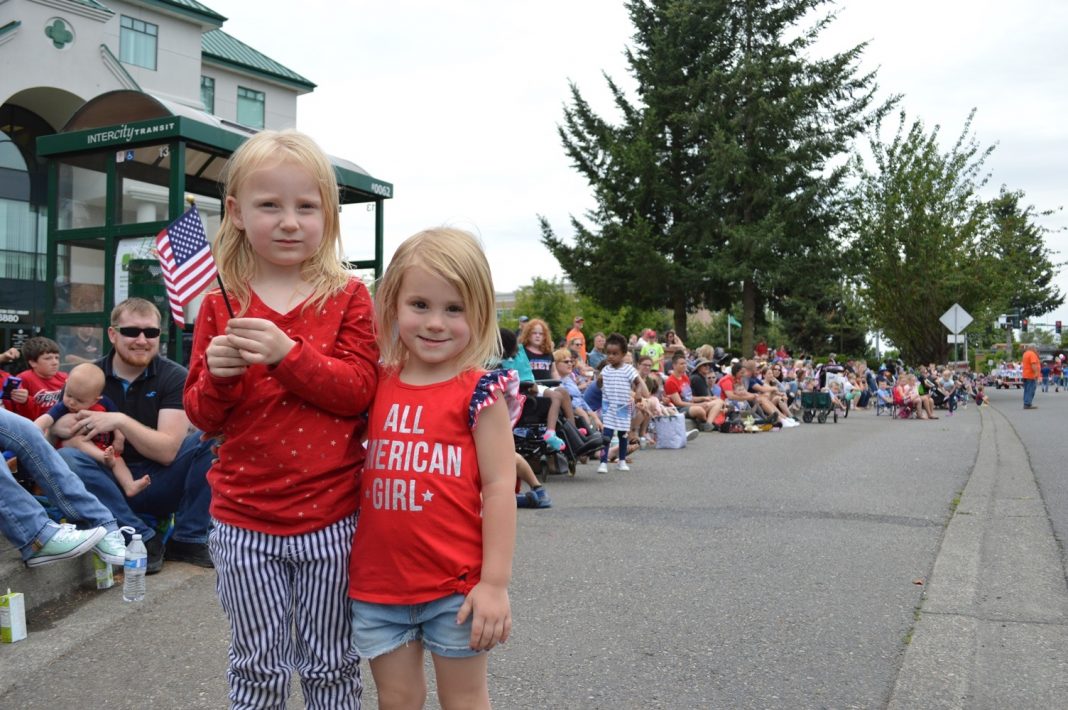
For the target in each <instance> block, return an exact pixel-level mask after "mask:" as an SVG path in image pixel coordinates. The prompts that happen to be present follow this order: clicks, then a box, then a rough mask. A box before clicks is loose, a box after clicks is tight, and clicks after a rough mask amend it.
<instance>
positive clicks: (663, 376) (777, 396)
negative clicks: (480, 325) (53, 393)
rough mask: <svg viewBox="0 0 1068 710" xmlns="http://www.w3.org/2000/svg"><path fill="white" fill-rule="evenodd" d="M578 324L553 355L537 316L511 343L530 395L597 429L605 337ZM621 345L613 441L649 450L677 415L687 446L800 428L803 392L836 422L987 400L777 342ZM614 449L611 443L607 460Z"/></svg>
mask: <svg viewBox="0 0 1068 710" xmlns="http://www.w3.org/2000/svg"><path fill="white" fill-rule="evenodd" d="M584 324H585V321H584V319H583V318H582V317H581V316H578V317H576V318H575V319H574V321H573V324H572V326H573V327H572V328H571V330H570V331H569V332H568V334H567V336H566V337H565V338H562V339H560V340H559V341H558V342H557V343H556V349H555V350H554V349H553V341H552V336H551V332H550V330H549V327H548V325H547V324H546V323H545V321H543V320H541V319H538V318H534V319H527V318H524V319H522V321H521V324H520V329H519V331H518V336H517V337H518V342H519V343H521V344H523V348H521V349H525V354H526V357H527V358H529V359H530V361H531V363H534V362H535V361H537V362H538V363H539V364H538V366H537V367H536V368H534V372H533V377H532V379H533V384H532V385H531V389H530V390H529V392H531V393H538V394H541V395H543V396H547V397H551V398H558V397H562V398H564V399H566V401H567V402H568V404H569V409H570V411H568V412H567V415H566V416H567V418H568V419H569V420H571V421H575V422H577V425H578V426H580V427H584V428H589V429H590V430H603V429H604V425H603V416H604V412H603V409H602V407H603V402H602V379H603V376H604V374H603V370H604V368H605V367H606V366H608V365H609V361H608V359H607V358H606V350H605V344H606V340H607V339H608V338H609V335H608V334H606V333H603V332H595V333H593V334H592V336H591V337H590V339H589V342H591V343H592V347H591V348H590V349H589V350H588V351H586V350H585V344H586V342H587V339H586V336H585V334H584V333H583V332H582V329H583V327H584ZM624 342H626V344H627V345H626V348H625V351H624V355H623V364H625V365H628V366H633V367H634V368H635V370H636V372H637V374H638V378H637V379H635V380H634V381H633V384H632V396H631V399H632V401H631V403H630V414H629V417H630V422H631V424H630V429H629V431H628V432H627V437H626V441H625V442H621V443H622V444H624V448H625V449H627V450H630V451H633V450H634V449H640V448H645V447H651V446H656V443H657V424H658V423H659V422H660V421H662V420H663V419H664V418H668V417H677V415H680V414H681V415H682V416H683V417H685V419H686V420H688V424H687V431H688V433H687V436H686V438H687V439H689V440H691V441H692V440H693V439H695V438H696V437H697V436H698V435H699V433H700V432H714V431H715V432H733V431H772V430H777V429H781V428H794V427H797V426H799V424H800V423H799V419H801V414H802V412H803V411H804V408H803V402H804V401H805V399H806V398H805V397H804V393H807V392H813V393H826V399H824V400H821V401H824V402H829V405H828V406H829V407H830V408H831V409H833V410H834V411H835V412H836V414H837V415H839V416H848V414H849V413H850V412H855V411H865V410H874V411H875V413H876V414H883V413H884V410H885V413H887V414H889V415H891V416H894V417H900V418H914V419H917V420H934V419H938V418H939V417H940V416H953V414H954V413H955V412H956V411H957V408H958V407H959V406H961V405H962V404H964V405H966V404H967V403H968V402H974V403H978V404H982V403H983V402H984V400H985V394H984V385H985V378H982V377H977V376H975V375H973V374H972V373H962V372H957V371H955V370H951V369H950V368H948V367H946V366H942V367H938V366H935V365H934V364H929V365H919V366H916V367H913V368H906V367H905V366H904V364H903V363H902V362H900V361H896V360H888V361H885V362H880V363H878V364H876V365H874V366H869V365H868V363H867V362H866V361H865V360H863V359H848V360H843V361H841V362H840V361H839V359H838V356H837V355H836V354H835V353H830V354H829V356H827V357H826V358H820V359H818V360H817V359H813V358H811V357H809V356H808V355H806V354H804V353H794V352H791V351H790V350H788V349H787V348H786V346H785V345H784V344H779V345H778V346H777V347H774V348H773V347H770V346H768V345H767V343H765V342H764V341H761V342H759V343H758V344H757V346H756V347H755V348H754V351H753V353H752V356H751V357H747V358H738V357H732V356H731V355H729V354H726V353H724V351H723V350H722V349H720V348H716V347H713V346H712V345H708V344H702V345H699V346H697V347H694V348H690V347H687V345H686V344H685V343H683V341H682V339H681V338H679V337H678V335H677V333H675V331H673V330H668V331H666V332H665V333H664V334H663V336H662V337H659V336H658V335H657V333H656V331H655V330H654V329H652V328H647V329H645V330H643V331H642V332H641V333H640V334H638V333H635V334H632V335H630V337H629V339H626V340H625V341H624ZM1058 378H1063V371H1059V372H1057V373H1056V374H1055V373H1054V371H1053V369H1052V367H1051V368H1050V371H1049V382H1050V383H1052V386H1055V387H1059V386H1060V384H1059V382H1060V380H1059V379H1058ZM1044 382H1045V380H1044ZM639 384H640V387H639ZM809 401H810V402H811V400H809ZM549 428H550V430H552V429H554V427H553V426H550V427H549ZM613 434H618V432H615V431H614V432H613ZM606 443H607V442H606ZM619 448H620V447H619V446H612V447H611V449H610V451H611V452H612V454H611V455H610V459H609V460H614V458H615V457H616V456H617V455H618V454H617V453H616V452H617V451H618V450H619ZM626 458H627V459H629V458H630V457H629V456H628V457H626Z"/></svg>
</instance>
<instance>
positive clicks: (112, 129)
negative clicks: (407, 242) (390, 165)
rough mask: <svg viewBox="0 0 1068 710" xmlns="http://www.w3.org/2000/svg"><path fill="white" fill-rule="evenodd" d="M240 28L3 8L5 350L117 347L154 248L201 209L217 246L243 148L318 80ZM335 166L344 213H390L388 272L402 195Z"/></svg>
mask: <svg viewBox="0 0 1068 710" xmlns="http://www.w3.org/2000/svg"><path fill="white" fill-rule="evenodd" d="M226 21H227V18H226V17H224V16H223V15H221V14H219V13H217V12H215V11H214V10H212V9H211V8H210V7H208V6H207V5H204V4H203V3H200V2H197V1H196V0H115V1H110V0H103V1H101V0H48V2H41V1H39V0H8V1H7V2H0V66H3V67H4V71H3V72H2V73H0V350H2V349H6V348H7V347H10V346H12V345H14V346H18V345H19V344H20V343H21V342H22V341H23V340H25V339H26V338H27V337H29V336H31V335H33V334H35V333H36V332H40V331H43V332H45V333H46V334H48V335H51V336H52V337H54V338H56V339H58V340H60V341H62V339H63V337H64V335H66V334H69V333H71V332H73V330H74V329H75V328H77V327H81V326H88V325H93V326H94V327H96V328H99V329H100V331H101V332H100V333H99V334H100V335H101V336H102V335H103V327H104V326H105V325H106V321H107V314H108V312H109V311H110V308H111V307H112V306H113V305H114V304H115V303H117V302H118V301H121V300H122V299H123V298H125V297H126V296H127V295H130V294H131V293H139V292H140V291H142V290H145V289H148V290H150V291H151V290H152V289H153V288H155V286H156V285H157V282H158V270H156V271H155V275H153V270H152V269H151V268H149V267H151V266H152V265H153V261H154V257H153V256H152V255H151V243H152V241H153V240H154V237H155V235H156V234H157V233H158V232H159V231H160V229H162V227H164V226H166V225H167V224H168V223H169V222H170V221H172V220H173V219H175V218H177V216H179V215H180V214H181V211H182V210H183V209H184V208H185V205H186V204H187V199H189V198H192V199H195V201H196V204H197V206H198V208H199V210H200V212H201V215H202V217H203V219H204V222H205V226H206V229H207V233H208V235H209V237H214V233H215V230H216V229H217V227H218V224H219V221H220V219H221V212H222V205H221V202H220V200H219V192H220V189H219V182H218V180H219V179H220V177H221V174H222V172H221V171H222V167H223V165H225V162H226V159H227V158H228V156H229V155H230V153H232V152H233V150H235V149H236V147H237V146H238V145H240V143H241V142H242V141H244V140H245V139H246V138H247V137H248V136H249V135H252V134H253V133H254V132H256V131H258V130H261V129H282V128H289V127H294V126H296V123H297V99H298V97H300V96H301V95H304V94H307V93H310V92H311V91H314V90H315V88H316V86H315V83H314V82H312V81H311V80H310V79H308V78H307V77H305V76H304V75H302V74H301V73H299V72H298V71H296V70H295V69H293V68H290V67H288V66H286V65H285V64H283V63H282V62H281V61H279V60H278V59H276V58H274V57H268V56H266V55H265V54H263V53H262V52H259V51H258V50H256V49H255V48H254V47H252V46H250V45H248V44H246V43H245V42H243V41H241V40H240V39H239V38H237V37H234V36H233V35H231V34H229V33H227V32H225V31H224V30H223V26H224V24H225V23H226ZM333 160H334V166H335V171H336V173H337V175H338V180H339V185H340V187H341V196H342V202H343V203H345V204H352V203H370V204H371V205H373V208H374V209H375V210H376V215H375V233H374V234H369V235H367V239H366V240H365V241H366V245H367V248H366V252H364V253H362V254H360V256H366V258H364V259H361V260H359V261H357V262H354V264H353V266H355V267H358V268H364V269H368V270H370V271H373V272H374V273H376V274H377V273H378V272H379V271H380V270H381V268H382V264H381V258H382V257H381V252H382V231H383V222H382V213H383V209H384V200H385V199H388V198H389V197H391V196H392V193H393V186H392V185H391V184H389V183H388V182H386V181H383V180H380V179H377V178H375V177H373V176H372V175H371V174H370V173H368V172H367V171H366V170H364V169H363V168H361V167H360V166H359V165H357V164H355V163H354V162H351V161H348V160H342V159H340V158H334V159H333ZM361 209H362V208H361ZM363 241H364V240H361V243H362V242H363ZM146 279H147V280H146ZM197 305H198V304H197V302H196V301H195V302H194V303H192V304H190V306H189V308H188V309H187V321H188V322H192V320H193V318H191V317H188V316H189V315H192V316H195V314H196V309H197ZM163 310H164V313H166V309H163ZM171 337H172V339H174V340H175V341H176V342H175V345H176V346H177V352H176V353H175V354H179V355H180V353H181V348H180V343H181V340H180V338H178V334H177V333H174V332H172V333H171ZM172 352H173V351H172Z"/></svg>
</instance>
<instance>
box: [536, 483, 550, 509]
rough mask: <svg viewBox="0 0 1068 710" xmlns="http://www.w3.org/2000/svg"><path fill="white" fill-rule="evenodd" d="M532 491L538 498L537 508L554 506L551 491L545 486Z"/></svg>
mask: <svg viewBox="0 0 1068 710" xmlns="http://www.w3.org/2000/svg"><path fill="white" fill-rule="evenodd" d="M531 493H533V494H534V498H536V499H537V504H536V505H535V506H534V507H535V508H552V507H553V499H552V498H550V497H549V491H547V490H545V486H542V487H541V488H535V489H534V490H533V491H531Z"/></svg>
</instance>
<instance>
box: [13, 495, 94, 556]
mask: <svg viewBox="0 0 1068 710" xmlns="http://www.w3.org/2000/svg"><path fill="white" fill-rule="evenodd" d="M5 475H7V474H5ZM107 534H108V531H107V530H105V529H104V528H92V529H91V530H79V529H78V528H76V527H74V526H73V525H71V524H69V523H63V524H62V525H60V526H59V530H57V531H56V534H55V535H53V536H52V538H51V539H50V540H49V541H48V542H46V543H45V544H44V546H43V547H41V549H40V550H38V551H37V552H35V553H33V557H31V558H30V559H28V560H26V566H27V567H39V566H40V565H47V564H49V563H50V562H59V561H60V560H68V559H70V558H71V557H77V556H78V555H83V554H85V553H86V552H89V550H91V549H93V546H94V545H96V543H98V542H100V540H101V538H103V537H104V536H105V535H107Z"/></svg>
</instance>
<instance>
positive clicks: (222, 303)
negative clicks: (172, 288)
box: [184, 131, 378, 710]
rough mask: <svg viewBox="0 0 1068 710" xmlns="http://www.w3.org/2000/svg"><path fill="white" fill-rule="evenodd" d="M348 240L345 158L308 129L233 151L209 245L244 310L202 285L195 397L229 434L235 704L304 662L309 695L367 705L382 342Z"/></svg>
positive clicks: (223, 510)
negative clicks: (372, 479)
mask: <svg viewBox="0 0 1068 710" xmlns="http://www.w3.org/2000/svg"><path fill="white" fill-rule="evenodd" d="M339 240H340V226H339V222H338V188H337V182H336V179H335V177H334V171H333V168H332V166H331V165H330V161H329V160H328V159H327V157H326V156H325V155H324V154H323V152H322V151H321V150H320V149H319V147H318V146H317V145H315V143H314V142H313V141H312V140H311V139H310V138H308V137H307V136H305V135H303V134H300V133H297V132H296V131H282V132H276V131H262V132H260V133H258V134H256V135H255V136H253V137H252V138H249V139H248V140H247V141H246V142H245V143H244V144H243V145H242V146H241V147H240V148H239V149H238V150H237V152H236V153H234V155H233V157H232V158H231V159H230V163H229V165H228V172H227V177H226V213H225V215H224V217H223V221H222V225H221V226H220V228H219V235H218V237H217V238H216V240H215V245H214V251H215V255H216V259H217V261H218V267H219V273H220V275H221V276H222V279H223V283H224V284H225V286H226V288H227V290H228V292H229V298H230V300H233V301H235V302H236V305H235V307H236V315H237V317H231V316H230V314H229V304H228V302H227V294H226V293H224V292H221V291H219V290H215V291H213V292H211V293H209V294H208V296H207V297H206V298H205V299H204V302H203V304H202V305H201V307H200V313H199V315H198V317H197V323H196V333H195V336H194V343H193V355H192V359H191V360H190V367H189V377H188V379H187V380H186V389H185V397H184V402H185V411H186V413H187V414H188V415H189V419H190V421H191V422H193V423H194V424H195V425H196V426H197V427H199V428H200V429H201V430H203V431H205V432H206V433H208V434H211V435H219V436H220V440H221V441H222V443H221V445H220V447H219V459H218V461H216V462H215V464H214V465H213V466H212V468H211V471H209V473H208V482H209V483H210V485H211V514H212V519H213V528H212V531H211V535H210V537H209V540H208V544H209V549H210V551H211V557H212V561H213V562H214V563H215V569H216V572H217V573H218V581H217V584H216V589H217V591H218V595H219V602H220V604H221V605H222V607H223V611H224V612H225V613H226V616H227V619H228V620H229V622H230V665H229V669H228V671H227V680H228V681H229V685H230V700H231V702H232V704H233V705H234V707H285V704H286V699H287V697H288V696H289V679H290V675H291V674H292V672H293V671H294V670H296V671H299V673H300V676H301V683H302V686H303V690H304V699H305V703H306V704H307V706H308V707H309V708H312V707H315V708H346V709H348V710H355V709H356V708H358V707H359V704H360V693H361V690H362V688H361V684H360V671H359V661H360V659H359V656H358V655H357V654H356V651H355V650H354V649H353V647H352V630H351V629H352V624H351V618H350V617H351V611H350V607H349V604H348V601H347V597H346V593H347V591H348V586H349V568H348V560H349V551H350V549H351V544H352V534H353V532H354V530H355V528H356V507H357V501H358V499H357V491H358V488H359V477H360V471H361V468H362V465H363V459H364V448H363V444H362V438H363V428H364V422H365V414H366V411H367V408H368V406H369V405H370V403H371V399H372V398H373V396H374V393H375V384H376V381H377V361H378V348H377V347H376V345H375V338H374V312H373V308H372V306H371V299H370V295H369V294H368V292H367V289H366V287H364V285H363V284H362V283H360V281H359V280H357V279H355V278H352V277H351V276H349V275H348V274H347V273H346V272H345V270H344V268H343V266H342V261H341V259H340V258H339V254H338V244H339ZM294 629H295V630H296V636H297V638H295V639H294V638H293V636H294Z"/></svg>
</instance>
